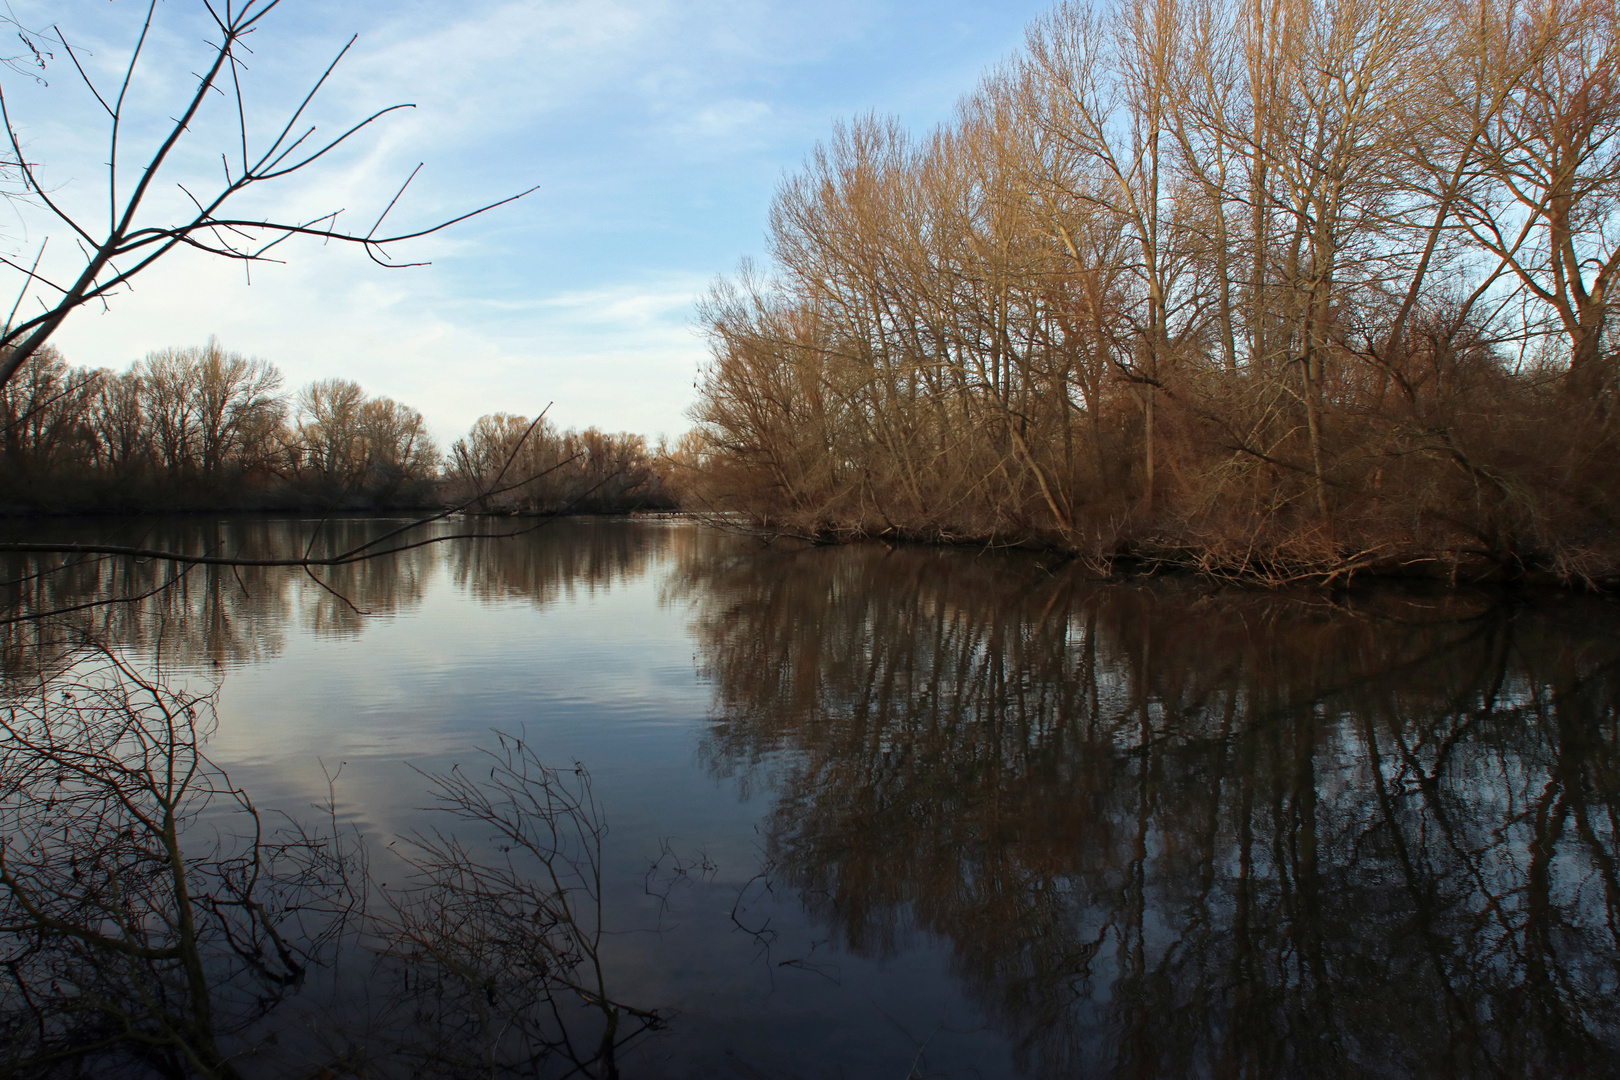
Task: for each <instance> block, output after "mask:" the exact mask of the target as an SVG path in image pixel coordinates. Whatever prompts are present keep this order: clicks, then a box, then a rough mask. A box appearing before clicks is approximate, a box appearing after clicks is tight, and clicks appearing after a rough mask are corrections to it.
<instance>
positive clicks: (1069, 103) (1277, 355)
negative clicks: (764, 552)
mask: <svg viewBox="0 0 1620 1080" xmlns="http://www.w3.org/2000/svg"><path fill="white" fill-rule="evenodd" d="M770 229H771V232H770V237H771V254H772V257H773V270H772V272H771V273H770V274H761V273H758V272H755V271H753V270H745V271H744V272H743V273H742V274H741V275H740V276H739V277H738V278H737V279H736V280H734V281H731V282H726V283H723V284H721V285H720V286H718V287H717V288H716V290H715V291H714V293H713V294H712V296H711V298H710V299H709V301H708V303H707V305H706V307H705V308H704V311H703V319H704V322H705V323H706V326H707V329H708V332H709V335H710V340H711V343H712V360H711V362H710V363H709V364H708V366H707V368H706V370H705V372H704V374H703V376H702V380H701V386H700V400H699V403H698V405H697V407H696V410H695V412H694V417H695V419H696V420H697V421H698V426H697V428H696V429H695V431H694V432H693V433H692V434H691V435H689V436H688V438H687V440H686V442H685V443H684V444H683V446H682V448H681V453H680V455H679V459H680V460H681V461H682V462H683V463H684V465H685V466H687V468H686V470H685V471H684V475H683V477H682V480H681V483H682V487H683V491H684V493H685V494H686V496H687V497H688V498H689V500H690V501H691V502H692V503H693V504H694V505H700V506H707V507H709V508H711V509H714V510H718V511H732V512H740V513H742V514H745V515H748V516H749V517H751V518H752V519H753V520H754V521H756V522H757V523H759V524H761V525H763V526H765V527H767V528H775V529H780V530H782V531H790V532H801V533H804V534H813V535H817V536H825V537H839V536H889V537H916V538H924V539H935V540H965V541H966V540H970V541H974V542H985V541H1003V542H1020V541H1033V542H1038V543H1044V544H1051V545H1056V546H1059V547H1064V548H1067V549H1070V550H1072V551H1075V552H1078V553H1081V554H1084V555H1087V556H1091V557H1095V558H1097V559H1099V560H1100V561H1102V562H1107V561H1108V560H1111V559H1116V558H1118V557H1120V556H1127V557H1135V558H1147V559H1167V560H1173V561H1178V562H1182V563H1185V564H1190V565H1194V566H1198V567H1202V568H1204V569H1207V570H1211V571H1216V572H1224V573H1240V574H1259V575H1263V576H1266V577H1269V578H1271V579H1273V580H1276V579H1284V578H1289V577H1293V576H1296V575H1312V574H1342V573H1349V572H1355V571H1358V570H1363V569H1370V570H1399V569H1406V568H1426V569H1427V570H1429V571H1431V572H1433V571H1439V572H1442V573H1452V574H1455V573H1457V572H1458V571H1459V569H1460V570H1461V571H1462V572H1463V573H1465V574H1467V573H1470V572H1479V573H1487V574H1496V575H1506V576H1514V575H1518V574H1522V573H1525V572H1531V573H1546V574H1552V575H1556V576H1558V577H1560V578H1562V579H1564V580H1572V581H1583V580H1584V581H1594V580H1602V579H1614V578H1615V577H1616V576H1617V575H1620V527H1617V526H1620V521H1617V517H1620V445H1617V436H1620V416H1617V409H1616V406H1617V400H1616V377H1615V376H1616V368H1617V365H1616V355H1617V354H1616V349H1615V344H1614V340H1613V329H1612V326H1611V324H1610V323H1609V322H1608V316H1609V314H1610V311H1609V308H1610V307H1611V306H1613V304H1614V298H1613V297H1614V295H1615V285H1616V278H1617V276H1620V11H1617V7H1616V4H1615V2H1614V0H1531V2H1527V3H1508V2H1502V0H1477V2H1469V3H1462V4H1455V3H1451V2H1449V0H1445V2H1438V0H1402V2H1399V3H1391V2H1383V0H1214V2H1205V0H1119V2H1118V3H1115V4H1112V5H1098V6H1096V7H1088V6H1078V5H1066V6H1063V7H1060V8H1058V9H1057V10H1055V11H1054V12H1053V13H1051V14H1050V15H1048V16H1047V17H1045V18H1044V19H1042V20H1040V21H1039V22H1037V23H1036V24H1035V25H1034V26H1033V27H1032V28H1031V30H1030V32H1029V34H1028V40H1027V45H1026V47H1025V48H1024V49H1023V50H1022V52H1021V53H1020V54H1019V55H1017V56H1015V57H1012V58H1011V59H1009V60H1008V61H1006V62H1005V63H1004V64H1003V65H1001V66H1000V67H999V68H997V69H996V70H995V71H994V72H993V73H992V74H991V75H989V76H988V77H987V78H986V79H985V80H984V82H983V84H982V86H981V87H980V89H979V90H978V91H977V92H975V93H974V94H973V95H971V96H970V97H968V98H967V99H966V100H965V101H964V102H963V103H962V104H961V106H960V108H959V111H958V115H957V117H956V119H955V120H954V121H953V122H951V123H949V124H947V125H945V126H943V127H941V128H939V129H938V130H936V131H934V132H933V133H931V134H930V135H928V136H927V137H925V138H921V139H919V138H916V137H913V136H911V135H909V134H908V133H906V132H905V131H904V130H902V129H901V128H900V127H899V126H898V125H897V124H896V123H894V122H890V121H885V120H881V119H876V118H866V119H861V120H858V121H856V122H854V123H851V124H849V125H847V126H841V127H840V128H838V129H837V130H836V132H835V134H834V135H833V137H832V138H831V139H830V140H829V141H828V142H827V143H826V144H825V145H823V146H821V147H819V148H818V149H817V150H816V151H815V152H814V153H813V154H812V155H811V157H810V158H809V160H808V161H807V163H806V164H805V166H804V167H803V169H802V170H801V171H800V172H798V173H797V174H796V175H793V176H790V177H789V178H787V179H786V180H785V181H784V183H783V185H782V186H781V188H780V190H779V192H778V194H777V197H776V200H775V203H774V206H773V208H772V211H771V217H770Z"/></svg>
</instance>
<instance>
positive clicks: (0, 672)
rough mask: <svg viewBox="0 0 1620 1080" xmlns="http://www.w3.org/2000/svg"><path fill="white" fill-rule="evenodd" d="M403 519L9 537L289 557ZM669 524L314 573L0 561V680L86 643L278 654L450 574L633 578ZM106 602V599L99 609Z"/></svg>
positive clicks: (556, 583) (504, 527) (142, 526)
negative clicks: (298, 634) (292, 641)
mask: <svg viewBox="0 0 1620 1080" xmlns="http://www.w3.org/2000/svg"><path fill="white" fill-rule="evenodd" d="M402 523H403V522H402V521H401V520H395V519H386V518H349V519H338V520H322V519H315V518H308V519H300V518H286V517H281V518H252V517H239V518H222V519H198V518H163V519H156V520H143V521H141V522H130V523H115V524H107V523H99V522H98V523H90V524H86V523H82V522H78V523H75V522H59V523H45V524H37V525H34V526H31V527H13V528H12V529H11V530H9V531H8V538H10V539H22V538H25V537H26V538H29V539H38V540H57V539H60V540H64V541H75V540H77V541H84V540H88V539H95V540H98V541H105V542H107V543H116V544H128V545H139V546H146V547H151V548H158V549H162V550H166V551H177V552H183V553H188V554H204V553H206V554H225V555H239V556H242V557H245V558H288V557H296V556H299V555H301V554H303V553H304V552H306V551H308V552H310V553H311V554H313V555H316V556H322V555H326V554H331V553H334V552H339V551H344V550H348V549H351V548H354V547H357V546H359V545H360V544H363V543H365V542H366V541H368V540H370V539H372V538H374V537H376V536H378V535H380V534H382V533H383V532H385V531H388V530H390V529H394V528H397V527H399V526H400V525H401V524H402ZM514 528H519V529H521V528H523V526H522V525H521V524H519V525H517V526H513V525H512V524H511V523H507V522H491V521H487V520H470V521H464V520H457V521H452V522H440V523H436V524H434V525H431V526H428V527H426V528H423V529H421V530H420V531H418V532H417V533H414V534H413V535H412V537H411V539H425V538H428V537H431V536H435V535H444V534H445V533H447V532H450V531H455V532H468V531H473V532H488V533H490V534H500V533H505V532H510V531H512V530H513V529H514ZM667 533H668V530H667V529H662V528H659V527H657V526H646V527H629V528H625V527H619V528H612V527H596V526H594V525H593V523H591V522H578V521H576V522H568V523H565V524H562V525H560V526H553V527H549V528H538V529H534V531H531V532H526V533H524V534H523V535H520V536H516V537H505V538H502V537H501V536H499V535H489V536H486V537H483V538H478V539H472V540H460V541H455V542H454V543H452V544H448V545H428V546H423V547H415V548H412V549H411V550H408V551H403V552H401V553H399V554H394V555H389V556H387V557H384V558H378V559H372V560H367V561H364V562H357V563H352V564H348V565H344V566H332V567H323V568H319V569H316V570H314V571H313V572H312V573H305V572H304V571H302V570H299V569H296V568H288V567H254V566H239V567H230V566H193V567H191V568H189V569H187V568H184V567H178V568H177V567H176V566H175V565H174V564H170V563H162V562H154V561H150V560H135V559H128V558H123V557H101V556H61V555H32V556H17V555H12V556H5V557H0V679H6V680H9V681H11V682H13V683H16V682H18V681H21V682H27V681H29V680H32V679H34V678H36V677H37V676H38V675H39V674H40V672H41V671H50V670H55V669H56V667H58V666H59V664H60V661H61V659H62V658H63V657H65V656H67V655H71V654H72V653H73V652H74V650H76V649H78V648H80V647H82V646H83V644H84V643H85V642H86V641H96V642H105V643H115V644H117V645H119V646H121V647H125V648H134V649H137V650H142V651H146V652H148V653H149V654H155V655H157V656H159V657H161V658H162V660H163V662H165V663H173V664H177V665H181V666H187V667H196V666H217V667H234V666H241V665H245V664H250V663H258V662H262V661H264V660H266V659H268V658H270V657H273V656H275V655H276V654H277V653H279V652H280V651H281V649H282V648H283V646H284V643H285V641H286V638H287V636H288V634H289V632H293V631H312V632H315V633H318V634H337V635H347V634H355V633H358V632H360V631H361V630H362V629H363V628H364V627H365V626H366V623H367V619H368V618H373V617H377V616H387V615H392V614H397V613H401V612H405V611H409V610H411V609H412V608H414V607H416V606H417V605H418V604H420V603H421V601H422V598H423V592H424V589H425V588H426V585H427V582H428V581H429V580H430V579H431V578H432V576H433V575H434V574H436V573H438V572H440V570H441V568H443V567H445V566H448V567H449V571H450V574H451V576H452V579H453V580H454V581H455V582H456V583H457V584H458V585H459V586H461V587H463V588H465V589H467V590H468V591H469V592H471V593H472V594H473V595H474V596H476V597H478V598H479V599H483V600H511V599H528V600H532V601H533V602H536V603H549V602H551V601H553V600H555V599H558V598H559V597H564V596H571V595H573V594H574V592H575V590H577V589H581V588H583V589H586V590H590V589H594V588H597V587H601V586H606V585H610V584H612V583H614V582H617V581H623V580H625V579H627V578H630V577H635V576H637V575H639V574H641V573H644V572H645V570H646V567H647V563H648V560H649V558H650V557H651V556H652V554H653V553H654V552H655V551H656V550H657V549H658V548H659V546H660V545H661V544H662V543H663V542H664V540H665V537H666V535H667ZM109 601H111V602H109Z"/></svg>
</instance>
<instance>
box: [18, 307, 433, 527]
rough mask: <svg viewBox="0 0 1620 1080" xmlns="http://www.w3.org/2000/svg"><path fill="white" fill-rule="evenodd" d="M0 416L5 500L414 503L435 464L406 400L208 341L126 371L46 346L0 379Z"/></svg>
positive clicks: (54, 503)
mask: <svg viewBox="0 0 1620 1080" xmlns="http://www.w3.org/2000/svg"><path fill="white" fill-rule="evenodd" d="M0 423H3V424H4V447H3V451H4V457H3V459H0V476H3V477H4V481H5V485H6V488H7V489H8V491H7V495H8V498H7V501H8V502H11V503H13V504H14V505H15V504H20V505H24V506H26V505H29V504H30V503H33V504H35V505H43V506H44V507H46V508H60V507H62V506H63V505H69V506H71V505H73V502H74V500H76V499H77V500H79V501H80V502H81V503H83V504H87V505H88V506H89V507H91V508H96V507H98V506H102V505H111V506H122V507H124V508H138V507H142V506H155V507H164V506H176V507H179V508H186V507H188V506H194V505H198V504H201V505H204V506H207V505H210V504H212V505H225V506H230V505H233V504H234V505H244V504H245V505H253V502H252V500H253V499H254V498H255V497H258V498H260V499H266V498H268V499H269V500H271V501H272V503H273V502H275V501H282V502H286V501H288V500H289V499H290V500H291V501H292V502H293V504H294V505H296V503H297V501H298V500H299V499H303V500H305V501H308V500H312V499H313V500H319V501H321V502H325V503H329V504H330V503H342V502H343V501H352V502H355V503H362V504H364V503H370V504H373V505H375V504H379V503H380V504H384V505H386V504H389V503H396V502H397V503H405V504H418V503H421V502H424V501H427V500H428V498H429V497H430V493H429V492H428V485H429V484H430V483H431V481H432V480H433V479H434V478H435V477H436V476H437V472H438V466H439V451H438V448H437V447H436V446H435V445H434V443H433V440H432V439H431V438H430V437H429V435H428V433H427V427H426V424H425V423H424V421H423V419H422V414H421V413H419V412H417V411H416V410H415V409H413V408H411V407H410V406H408V405H403V404H400V403H399V402H396V401H394V400H392V399H391V398H386V397H372V396H369V395H367V394H366V392H365V391H364V390H363V389H362V388H361V387H360V386H359V385H358V384H356V383H353V382H350V381H348V380H344V379H323V380H319V381H317V382H313V383H311V384H309V385H308V386H305V387H303V388H302V389H301V390H299V391H298V392H297V393H295V394H288V393H286V392H285V391H284V390H283V380H282V375H281V372H280V371H278V370H277V369H276V367H275V366H274V365H273V364H270V363H268V362H266V361H263V360H260V359H257V358H254V357H248V356H244V355H242V354H240V353H235V352H227V351H226V350H225V349H224V348H223V347H222V346H221V345H220V344H219V343H218V341H217V340H214V339H210V340H209V342H208V344H207V345H205V346H203V347H201V348H196V347H193V348H170V349H163V350H160V351H157V352H152V353H149V354H147V356H146V357H145V358H143V359H141V360H139V361H137V362H136V363H134V364H132V365H131V366H130V367H129V369H128V370H126V371H122V372H114V371H107V370H92V369H85V368H75V367H72V366H70V365H68V364H67V362H66V361H65V360H64V359H63V358H62V357H61V356H60V355H59V354H58V353H57V352H56V350H54V349H52V348H51V347H49V346H46V347H45V348H43V349H41V350H40V351H39V352H37V353H35V354H34V355H33V356H32V357H30V358H29V359H28V361H27V362H26V363H25V364H23V365H22V366H21V367H20V368H19V369H18V371H17V374H16V377H14V378H13V379H12V380H11V381H10V382H8V383H6V384H5V385H4V386H3V387H0Z"/></svg>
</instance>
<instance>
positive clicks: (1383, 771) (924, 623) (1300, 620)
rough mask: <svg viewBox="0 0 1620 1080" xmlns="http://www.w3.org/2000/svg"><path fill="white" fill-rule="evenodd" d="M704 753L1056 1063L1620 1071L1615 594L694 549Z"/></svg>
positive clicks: (1023, 1059) (844, 930) (1212, 1072)
mask: <svg viewBox="0 0 1620 1080" xmlns="http://www.w3.org/2000/svg"><path fill="white" fill-rule="evenodd" d="M675 590H676V592H678V593H680V594H683V595H687V596H689V597H691V598H692V599H694V600H695V602H696V603H697V610H698V615H697V620H696V631H697V634H698V636H699V639H700V663H701V666H702V668H703V671H704V673H705V674H706V675H707V677H708V678H709V679H711V680H712V682H713V686H714V694H715V707H714V719H713V722H712V724H711V728H710V731H709V734H708V736H707V739H706V742H705V745H704V751H703V753H704V756H705V758H706V759H707V761H708V762H709V764H710V766H711V768H712V769H713V770H714V771H715V772H717V773H719V774H722V775H726V776H737V777H738V778H739V779H740V780H741V781H742V782H744V783H745V784H759V783H769V784H770V785H771V786H772V788H773V791H772V796H771V797H772V799H773V801H774V808H773V809H772V811H771V813H770V817H769V830H768V834H769V855H770V858H771V860H772V865H773V866H774V869H775V872H776V873H777V874H778V875H779V877H780V878H781V879H783V880H785V881H786V882H788V883H790V884H791V885H792V886H794V887H796V888H797V889H798V890H799V893H800V895H801V896H802V898H803V902H804V903H805V904H806V905H807V906H808V907H809V908H810V909H811V910H812V911H813V912H814V913H815V914H816V915H817V916H818V917H819V918H821V919H823V920H825V921H826V923H827V924H828V925H829V926H831V927H832V928H833V930H834V932H835V934H836V935H837V936H838V937H839V938H840V939H841V940H842V941H843V942H844V944H845V945H846V946H847V947H848V948H850V949H852V950H853V951H855V952H857V953H861V954H865V955H883V954H885V953H889V952H892V951H893V950H895V949H897V948H898V947H899V946H900V945H901V944H902V943H903V942H904V941H905V939H906V936H907V934H908V933H909V932H911V931H914V930H920V931H923V932H925V933H926V934H928V935H931V936H934V937H936V938H937V939H939V940H942V941H943V942H945V943H947V944H948V947H949V948H950V949H951V951H952V956H953V967H954V970H955V972H956V973H957V975H958V976H959V977H960V978H961V979H962V980H963V982H964V984H965V985H966V986H967V987H968V988H969V989H970V992H971V993H972V994H973V995H974V996H976V998H977V999H978V1000H979V1001H980V1002H981V1003H982V1005H983V1007H984V1008H985V1010H986V1011H987V1013H988V1014H989V1015H990V1016H991V1017H993V1018H994V1020H995V1023H997V1024H998V1025H999V1027H1000V1028H1001V1029H1002V1030H1003V1031H1005V1032H1006V1034H1007V1035H1008V1037H1009V1038H1010V1039H1012V1040H1013V1041H1014V1042H1015V1043H1016V1046H1017V1047H1018V1053H1019V1060H1020V1063H1021V1065H1022V1067H1023V1068H1025V1069H1026V1070H1027V1071H1028V1072H1030V1073H1031V1074H1035V1075H1043V1076H1058V1075H1090V1074H1091V1073H1092V1070H1100V1071H1103V1072H1110V1073H1118V1074H1129V1075H1140V1076H1166V1077H1181V1076H1199V1075H1203V1076H1274V1075H1283V1076H1312V1077H1317V1076H1350V1075H1356V1076H1362V1075H1379V1076H1385V1075H1391V1076H1398V1075H1406V1076H1428V1075H1451V1076H1527V1075H1571V1074H1583V1075H1613V1074H1615V1071H1616V1069H1617V1068H1620V1065H1617V1062H1620V993H1617V991H1620V877H1617V861H1620V842H1617V834H1620V825H1617V820H1620V819H1617V811H1620V752H1617V743H1620V721H1617V717H1620V711H1617V705H1620V679H1617V662H1620V618H1617V617H1616V612H1615V608H1614V606H1613V605H1611V604H1608V603H1605V602H1600V601H1578V600H1570V601H1566V602H1560V603H1556V604H1550V605H1544V606H1502V605H1499V604H1496V603H1493V602H1488V601H1486V600H1484V599H1468V598H1453V599H1432V600H1425V599H1421V598H1413V597H1404V598H1400V597H1392V596H1389V595H1383V596H1380V597H1377V598H1372V599H1365V600H1359V601H1354V602H1351V601H1346V602H1345V603H1343V604H1342V605H1337V606H1334V605H1329V604H1328V603H1326V602H1324V601H1322V600H1320V599H1314V598H1288V597H1280V596H1274V595H1254V594H1245V593H1238V592H1231V591H1211V590H1204V589H1201V588H1199V587H1196V586H1191V585H1177V584H1169V585H1155V586H1140V587H1138V586H1118V585H1097V584H1093V583H1088V582H1085V581H1084V580H1082V579H1081V578H1079V577H1078V576H1072V575H1069V574H1065V573H1058V574H1050V573H1047V572H1046V571H1045V570H1043V569H1042V568H1040V567H1039V566H1038V565H1036V564H1035V563H1034V562H1032V561H1019V560H1015V559H1009V558H1003V557H995V558H974V557H972V556H970V555H964V554H962V553H957V552H936V551H917V550H904V549H902V550H897V551H892V552H890V551H884V550H882V549H879V548H857V549H846V550H842V551H837V552H826V551H807V552H801V553H796V554H795V553H774V552H766V553H757V554H750V555H742V556H735V557H732V558H729V559H717V558H712V557H704V558H695V559H692V560H689V561H688V562H686V564H685V567H684V570H683V575H682V578H681V579H680V581H679V583H678V584H677V585H676V587H675Z"/></svg>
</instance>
